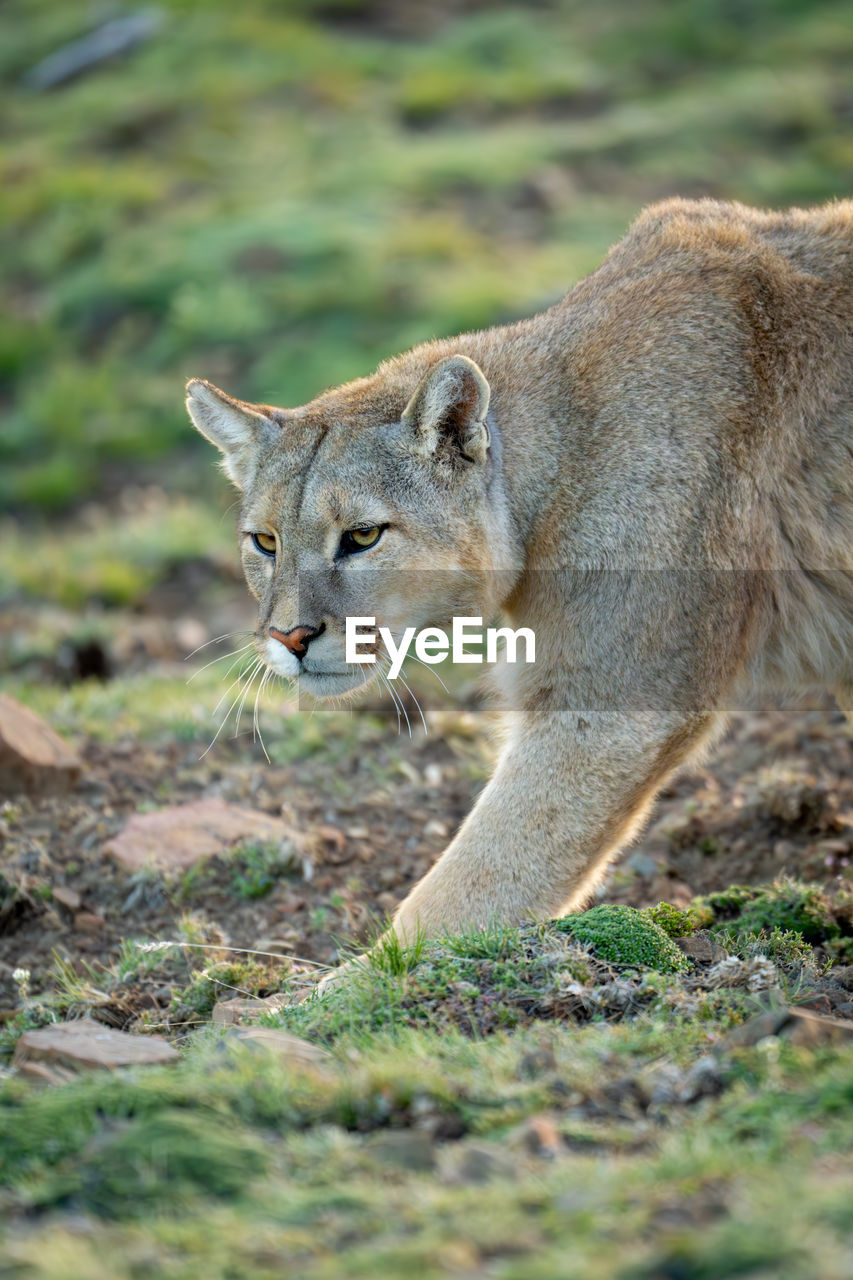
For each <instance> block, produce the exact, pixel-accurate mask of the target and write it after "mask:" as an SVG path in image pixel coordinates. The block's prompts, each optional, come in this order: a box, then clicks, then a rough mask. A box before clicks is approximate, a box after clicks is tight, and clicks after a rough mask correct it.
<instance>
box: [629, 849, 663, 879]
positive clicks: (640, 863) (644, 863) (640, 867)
mask: <svg viewBox="0 0 853 1280" xmlns="http://www.w3.org/2000/svg"><path fill="white" fill-rule="evenodd" d="M625 866H626V867H627V868H628V869H629V871H633V872H634V874H635V875H638V876H640V877H641V878H642V879H643V880H651V878H652V876H655V875H657V870H658V864H657V862H656V861H655V859H654V858H650V857H649V855H648V854H647V853H643V851H642V850H641V849H638V850H637V851H636V853H632V854H631V856H630V858H628V859H626V862H625Z"/></svg>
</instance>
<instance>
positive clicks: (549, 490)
mask: <svg viewBox="0 0 853 1280" xmlns="http://www.w3.org/2000/svg"><path fill="white" fill-rule="evenodd" d="M460 356H461V357H464V358H463V359H459V357H460ZM189 393H190V397H189V401H188V403H189V407H190V412H191V414H192V416H193V419H194V421H195V422H196V424H197V425H198V427H199V428H200V429H201V430H202V431H203V432H204V433H205V434H206V435H208V436H209V437H210V438H211V439H213V440H214V442H215V443H216V444H218V446H219V447H220V448H221V449H222V450H223V452H224V454H225V458H226V466H227V468H228V470H229V472H230V474H231V475H232V477H233V478H234V479H235V480H236V481H237V483H238V484H239V485H240V486H241V487H242V488H243V492H244V507H243V515H242V528H243V529H247V530H252V529H255V530H257V529H260V530H265V531H266V530H268V531H270V532H278V534H279V538H280V554H279V556H278V559H277V560H276V561H275V562H274V563H271V562H269V561H266V562H262V561H261V559H260V557H258V555H257V554H256V553H255V552H254V551H253V550H252V548H251V546H250V545H248V544H247V540H246V539H244V564H245V568H246V574H247V579H248V581H249V585H250V587H251V589H252V590H253V591H254V593H255V595H256V596H257V597H258V599H259V602H260V619H259V630H258V645H259V651H260V652H261V653H262V654H263V655H264V656H265V657H267V660H268V661H270V662H272V663H273V664H275V665H276V667H277V669H281V653H280V652H279V650H281V646H278V649H276V647H275V644H274V642H272V641H270V640H269V639H268V628H269V626H270V625H274V626H276V627H279V628H281V629H283V630H287V629H289V628H292V627H295V626H296V625H297V624H301V625H307V626H312V627H319V626H320V625H321V624H325V628H326V629H325V631H324V633H323V635H322V636H321V637H320V638H319V639H316V640H314V641H312V643H311V647H310V649H309V651H308V655H307V657H306V659H305V663H304V666H303V669H302V673H301V676H300V679H301V682H302V683H303V684H305V685H306V687H308V688H309V690H312V691H313V692H316V693H318V694H321V695H322V694H324V693H339V692H342V691H344V690H346V689H348V688H350V687H357V685H358V684H359V683H361V682H362V681H363V679H365V678H367V677H369V675H370V674H371V673H372V671H373V668H370V667H364V668H361V669H360V670H359V671H357V672H355V673H353V672H350V673H349V674H347V673H346V671H345V664H344V663H343V657H342V653H343V619H344V618H345V617H346V616H347V615H348V614H373V615H376V616H377V619H378V622H379V623H380V624H381V623H384V624H385V625H389V626H391V628H392V630H393V631H394V633H395V634H398V632H399V631H400V630H402V627H404V626H416V627H423V626H426V625H440V626H446V625H447V623H448V621H449V618H450V616H451V615H452V614H467V615H470V614H474V615H476V614H480V615H483V616H484V617H486V618H490V617H492V615H494V613H495V612H496V611H497V610H498V609H500V610H502V611H503V613H504V614H505V615H507V616H508V617H509V619H511V621H512V622H513V624H514V625H515V626H527V627H532V628H533V629H534V631H535V633H536V659H537V660H536V663H535V665H533V666H517V667H514V668H506V669H504V671H503V672H501V673H500V678H499V680H498V682H497V683H498V684H499V686H500V694H501V697H502V698H503V700H504V702H505V704H506V730H507V733H506V745H505V747H504V750H503V753H502V755H501V758H500V760H499V763H498V766H497V769H496V771H495V774H494V777H493V778H492V780H491V781H490V782H489V784H488V785H487V787H486V788H485V790H484V791H483V793H482V795H481V796H480V799H479V801H478V802H477V804H476V806H475V808H474V810H473V812H472V813H471V814H470V816H469V817H468V819H467V821H466V822H465V823H464V824H463V826H462V828H461V830H460V831H459V833H458V835H457V836H456V838H455V839H454V840H453V841H452V843H451V844H450V846H449V848H448V849H447V850H446V851H445V853H444V854H443V856H442V857H441V858H440V859H439V861H438V862H437V863H436V865H435V866H434V867H433V869H432V870H431V871H430V873H429V874H428V875H427V876H426V877H425V878H424V879H423V880H422V881H421V882H420V884H418V885H417V886H416V887H415V888H414V889H413V890H412V892H411V893H410V894H409V896H408V898H407V899H406V900H405V902H404V903H403V905H402V906H401V908H400V910H399V912H398V914H397V917H396V920H395V928H396V929H397V931H398V932H399V933H400V934H401V935H403V936H408V937H411V936H413V934H414V932H415V930H416V929H418V928H422V929H425V930H426V931H427V932H428V933H429V932H436V931H438V930H442V929H449V930H457V929H459V928H461V927H462V926H464V925H467V924H471V923H475V924H484V923H486V922H487V921H488V920H490V919H493V918H500V919H506V920H519V919H521V918H524V917H538V918H543V917H547V916H553V915H555V914H558V913H560V912H562V911H565V910H566V909H567V908H573V907H577V906H580V905H582V904H583V902H584V901H585V900H586V899H587V898H588V897H589V894H590V891H591V889H592V887H593V886H594V884H595V883H596V880H597V879H598V878H600V876H601V875H602V874H603V871H604V869H605V868H606V865H607V862H608V860H609V859H611V858H612V857H613V856H614V855H615V854H616V853H617V852H618V850H619V849H620V848H621V847H622V846H623V845H624V844H625V842H626V841H627V840H629V839H630V838H631V837H632V836H634V835H635V834H636V832H637V831H638V829H639V827H640V826H641V824H642V822H643V820H644V819H645V817H646V815H647V813H648V811H649V809H650V807H651V804H652V803H653V800H654V797H655V794H656V792H657V791H658V789H659V788H660V786H661V785H662V784H663V782H664V781H665V780H666V778H667V777H668V776H670V774H671V773H672V772H673V770H675V769H677V768H678V767H679V766H681V765H683V764H684V763H685V761H687V760H688V759H689V758H690V757H691V756H692V755H693V754H694V753H695V752H697V751H698V750H699V749H700V748H701V747H702V745H703V744H706V743H708V742H710V741H711V740H712V739H713V736H714V735H715V734H716V733H718V732H719V731H720V728H721V726H722V724H723V722H724V718H725V713H726V710H727V708H728V707H729V706H730V705H732V702H733V701H736V700H737V699H738V698H739V697H741V696H742V695H744V694H745V693H747V692H750V691H753V690H771V689H798V688H803V687H805V686H808V685H820V686H826V687H829V688H833V689H835V690H836V692H837V696H838V698H839V702H840V703H841V705H842V707H843V708H844V710H845V711H846V712H847V713H848V714H850V713H851V712H853V692H851V690H853V575H851V570H853V457H851V454H853V203H850V202H842V203H838V204H833V205H829V206H827V207H825V208H822V209H815V210H791V211H790V212H788V213H784V214H775V213H763V212H759V211H756V210H752V209H748V208H744V207H743V206H740V205H727V204H720V203H716V202H714V201H710V200H703V201H698V202H692V201H684V200H671V201H667V202H665V203H663V204H660V205H656V206H654V207H652V208H650V209H648V210H646V212H645V213H644V214H643V215H642V216H641V217H640V218H639V219H638V221H637V222H636V223H635V224H634V226H633V227H632V228H631V230H630V231H629V233H628V235H627V236H626V237H625V239H624V240H622V241H621V242H620V243H619V244H617V245H616V246H615V248H614V249H613V250H612V251H611V252H610V253H609V254H608V256H607V258H606V259H605V261H604V263H603V264H602V266H601V267H600V268H599V270H598V271H596V272H595V273H594V274H593V275H591V276H590V277H589V278H588V279H586V280H584V281H583V282H582V283H581V284H579V285H578V286H577V288H575V289H574V290H573V291H572V292H571V293H570V294H569V295H568V296H567V297H566V298H565V299H564V300H563V301H562V302H560V303H558V304H557V305H556V306H555V307H552V308H551V309H550V310H549V311H546V312H545V313H543V314H542V315H539V316H535V317H534V318H532V319H530V320H526V321H523V322H521V323H519V324H515V325H511V326H509V327H505V328H498V329H491V330H488V331H487V332H483V333H470V334H465V335H463V336H461V337H458V338H453V339H448V340H444V341H439V342H431V343H427V344H426V345H424V346H421V347H417V348H416V349H415V350H413V351H410V352H407V353H406V354H404V355H401V356H399V357H398V358H396V359H395V360H391V361H389V362H388V363H386V364H384V365H383V366H382V367H381V368H380V369H379V370H378V371H377V372H376V373H375V374H373V375H372V376H371V377H368V378H364V379H361V380H360V381H358V382H354V383H351V384H349V385H348V386H345V387H341V388H339V389H337V390H334V391H330V392H327V393H325V394H324V395H322V396H320V397H319V398H318V399H317V400H315V401H313V402H312V403H311V404H309V405H306V406H304V407H303V408H300V409H294V410H280V409H271V408H268V407H266V406H248V405H243V404H241V402H238V401H232V400H230V399H229V398H228V397H226V396H224V395H223V393H221V392H218V391H217V390H216V389H215V388H212V387H210V386H209V384H206V383H201V382H192V383H190V385H189ZM487 406H488V412H487ZM373 524H388V526H389V527H388V529H387V531H386V533H385V535H384V536H383V538H382V539H381V541H380V543H379V544H378V545H377V546H376V547H375V548H374V549H373V550H371V551H370V552H367V553H364V555H361V556H358V557H354V558H353V559H352V562H349V563H345V564H344V563H341V562H336V561H334V560H333V556H334V552H335V548H336V546H337V545H338V542H339V539H340V536H341V533H342V531H344V530H346V529H351V528H357V527H360V526H365V525H373ZM365 571H367V572H365ZM270 646H272V647H270ZM282 652H283V651H282ZM291 663H292V664H294V665H295V660H291ZM312 664H313V666H314V668H315V669H316V672H317V674H313V675H312V673H311V666H312ZM324 672H336V673H337V674H330V675H324V674H323V673H324Z"/></svg>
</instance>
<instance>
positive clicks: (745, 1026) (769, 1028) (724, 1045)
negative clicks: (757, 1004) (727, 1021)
mask: <svg viewBox="0 0 853 1280" xmlns="http://www.w3.org/2000/svg"><path fill="white" fill-rule="evenodd" d="M787 1021H788V1010H787V1009H769V1010H768V1011H767V1013H759V1014H758V1015H757V1016H756V1017H755V1018H750V1020H749V1022H744V1023H742V1024H741V1026H739V1027H735V1028H734V1030H733V1031H730V1032H729V1033H728V1035H726V1036H724V1037H723V1039H722V1040H721V1041H720V1043H719V1046H718V1047H719V1048H720V1049H721V1050H723V1051H725V1050H727V1049H744V1048H748V1047H750V1046H752V1045H756V1044H758V1042H759V1040H765V1039H766V1038H767V1037H768V1036H776V1035H778V1034H779V1032H780V1031H781V1030H782V1028H783V1027H784V1026H785V1023H786V1022H787Z"/></svg>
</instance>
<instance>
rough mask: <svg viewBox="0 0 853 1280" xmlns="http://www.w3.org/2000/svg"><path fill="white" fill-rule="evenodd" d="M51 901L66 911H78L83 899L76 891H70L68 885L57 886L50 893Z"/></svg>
mask: <svg viewBox="0 0 853 1280" xmlns="http://www.w3.org/2000/svg"><path fill="white" fill-rule="evenodd" d="M51 901H52V902H58V903H59V905H60V906H61V907H65V909H66V911H71V912H74V911H79V910H80V904H81V903H82V901H83V899H82V898H81V897H80V894H79V893H78V892H77V890H76V889H70V888H69V887H68V885H64V884H59V885H57V886H56V887H55V888H54V889H53V891H52V893H51Z"/></svg>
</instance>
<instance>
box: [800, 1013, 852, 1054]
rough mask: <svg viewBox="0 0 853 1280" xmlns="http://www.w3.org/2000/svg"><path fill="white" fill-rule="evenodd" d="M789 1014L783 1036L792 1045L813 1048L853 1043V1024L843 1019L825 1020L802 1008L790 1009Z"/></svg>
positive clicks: (817, 1014)
mask: <svg viewBox="0 0 853 1280" xmlns="http://www.w3.org/2000/svg"><path fill="white" fill-rule="evenodd" d="M788 1013H789V1014H790V1017H789V1020H788V1022H787V1023H786V1024H785V1026H784V1027H783V1028H782V1035H783V1036H784V1037H785V1039H786V1040H789V1041H790V1042H791V1044H795V1045H797V1046H799V1047H803V1048H813V1047H814V1046H815V1045H819V1044H842V1043H844V1042H853V1023H851V1022H845V1020H844V1019H843V1018H825V1017H823V1015H822V1014H819V1013H812V1012H811V1011H810V1010H809V1009H802V1008H796V1009H789V1010H788Z"/></svg>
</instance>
